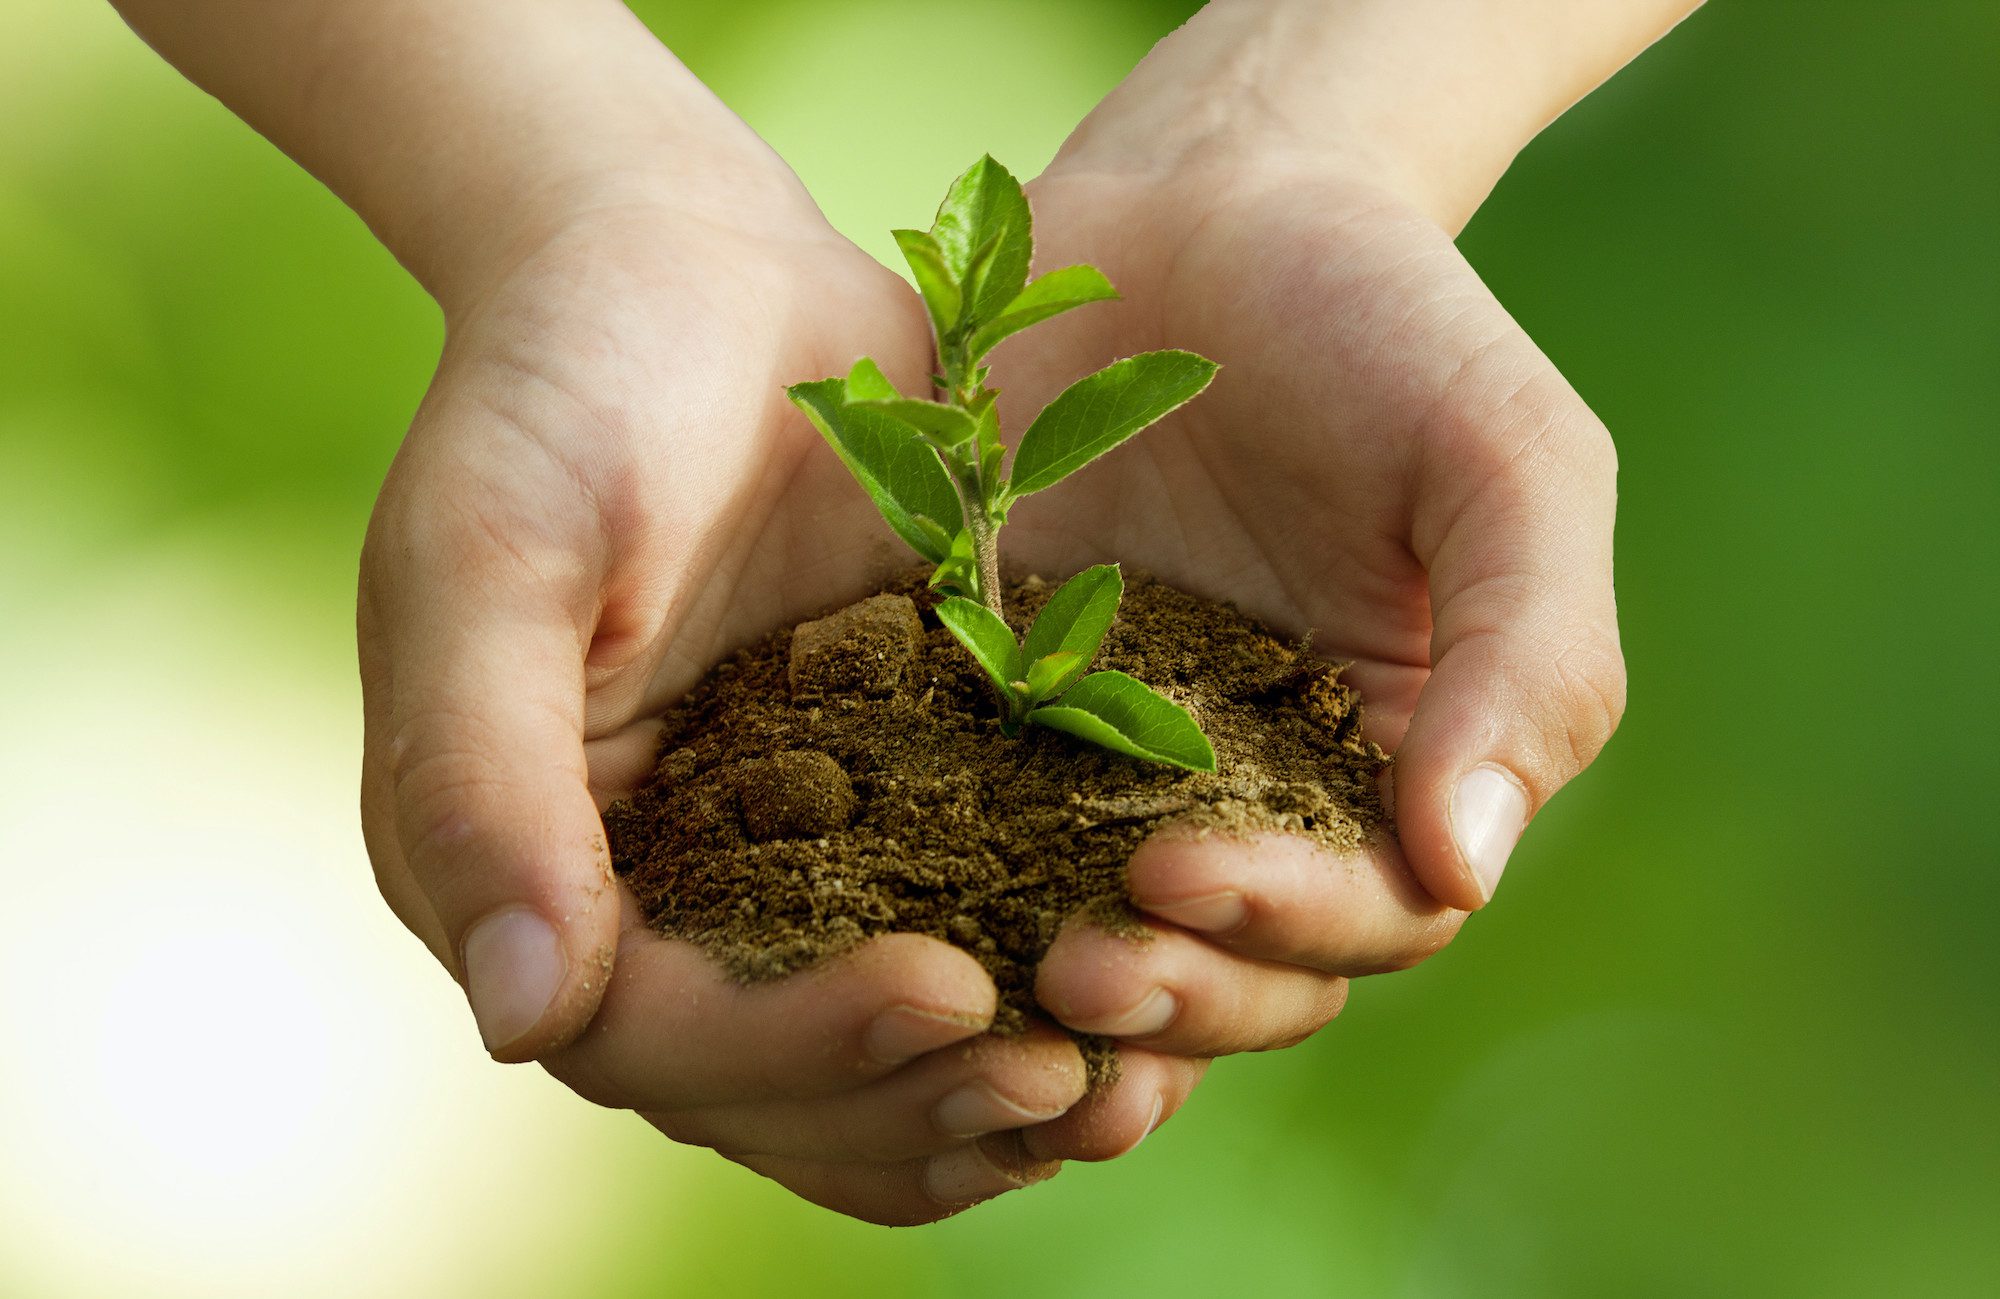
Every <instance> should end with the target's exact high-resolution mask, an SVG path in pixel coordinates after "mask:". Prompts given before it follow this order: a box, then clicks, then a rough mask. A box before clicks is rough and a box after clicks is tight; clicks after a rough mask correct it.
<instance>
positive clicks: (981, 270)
mask: <svg viewBox="0 0 2000 1299" xmlns="http://www.w3.org/2000/svg"><path fill="white" fill-rule="evenodd" d="M1006 237H1007V227H1006V225H1005V224H1004V223H1003V224H1002V225H1001V227H1000V228H999V229H998V230H995V231H994V232H993V233H992V234H991V235H989V236H987V239H986V242H985V243H983V244H981V245H980V246H979V251H978V252H976V253H974V254H973V255H972V260H971V261H970V262H967V263H966V266H965V275H964V276H963V277H962V278H961V279H960V280H959V282H958V291H959V292H960V293H961V294H963V295H964V296H965V300H966V301H967V302H970V303H974V304H975V305H976V304H977V303H978V302H979V301H980V300H981V295H982V294H984V293H985V292H986V281H987V278H988V277H989V276H990V275H992V273H993V263H994V262H995V261H996V260H998V258H999V256H1000V248H1001V244H1002V242H1003V241H1004V240H1005V239H1006Z"/></svg>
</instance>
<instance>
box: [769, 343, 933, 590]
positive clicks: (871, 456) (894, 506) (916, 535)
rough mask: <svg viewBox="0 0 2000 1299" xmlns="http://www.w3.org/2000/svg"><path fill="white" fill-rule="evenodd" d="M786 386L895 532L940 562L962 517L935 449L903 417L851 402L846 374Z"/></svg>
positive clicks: (912, 547)
mask: <svg viewBox="0 0 2000 1299" xmlns="http://www.w3.org/2000/svg"><path fill="white" fill-rule="evenodd" d="M785 391H786V393H787V394H788V395H789V396H790V397H791V399H792V401H793V402H794V403H796V404H797V406H798V408H799V409H800V410H802V411H804V412H805V413H806V417H807V418H808V419H810V420H811V421H812V422H813V427H814V428H817V429H818V430H819V431H820V436H822V437H824V438H825V439H826V440H827V444H828V445H829V446H831V447H832V448H833V449H834V453H835V454H837V455H838V456H839V457H840V459H841V463H843V464H845V465H846V466H847V469H848V472H849V473H851V474H853V475H854V478H855V481H856V482H859V483H860V484H861V487H862V490H864V491H866V492H867V493H868V496H869V499H870V500H872V501H874V502H875V508H876V509H877V510H879V511H881V513H882V517H883V518H884V519H886V520H887V521H888V523H889V526H890V527H891V528H894V529H895V530H896V535H897V536H899V537H901V538H902V539H903V540H904V541H906V542H908V543H909V545H910V548H911V549H912V550H914V551H916V552H917V553H918V554H919V555H922V556H923V557H924V558H925V559H928V560H930V561H931V562H932V563H933V564H937V563H943V562H944V560H945V559H946V558H948V557H949V555H950V554H951V539H952V537H953V535H955V534H956V533H957V532H958V531H959V529H960V528H962V527H964V526H965V519H964V511H963V509H962V508H961V507H960V505H959V501H958V490H957V489H956V488H954V487H953V486H952V484H951V475H950V473H948V472H947V471H946V470H945V467H944V462H943V461H942V460H939V459H938V453H937V450H936V449H935V448H934V447H932V446H931V444H930V443H928V442H926V441H925V440H924V439H923V437H922V435H920V434H919V433H918V432H917V431H916V430H915V429H913V428H911V427H910V426H909V425H908V424H905V423H903V422H902V421H901V420H897V419H891V418H890V417H889V416H887V415H884V414H883V413H882V412H880V411H877V410H871V409H870V408H869V407H868V406H866V405H855V404H852V403H850V402H849V401H848V400H847V381H846V380H843V379H821V380H819V381H818V382H816V383H801V384H794V385H793V386H792V387H790V388H788V389H786V390H785Z"/></svg>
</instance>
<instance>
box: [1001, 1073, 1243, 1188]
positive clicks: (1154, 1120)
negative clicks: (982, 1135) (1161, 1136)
mask: <svg viewBox="0 0 2000 1299" xmlns="http://www.w3.org/2000/svg"><path fill="white" fill-rule="evenodd" d="M1207 1072H1208V1061H1206V1060H1203V1059H1190V1058H1187V1057H1184V1056H1177V1055H1161V1054H1159V1053H1158V1052H1155V1051H1148V1050H1145V1049H1143V1048H1141V1047H1136V1046H1120V1047H1119V1048H1118V1078H1117V1080H1116V1081H1115V1082H1113V1083H1111V1084H1109V1085H1108V1086H1105V1087H1100V1088H1099V1089H1098V1090H1096V1091H1094V1092H1092V1093H1090V1094H1089V1095H1088V1096H1086V1097H1084V1098H1083V1100H1082V1101H1081V1102H1079V1103H1078V1104H1077V1105H1075V1106H1073V1107H1072V1108H1071V1109H1070V1110H1069V1111H1068V1112H1067V1113H1065V1114H1064V1115H1063V1116H1062V1117H1061V1118H1059V1119H1053V1120H1051V1121H1049V1122H1047V1123H1044V1124H1041V1125H1040V1126H1039V1127H1032V1128H1029V1129H1027V1130H1026V1131H1024V1132H1023V1133H1022V1134H1021V1139H1022V1141H1023V1142H1024V1143H1025V1144H1026V1146H1027V1149H1028V1152H1029V1153H1030V1154H1032V1155H1034V1156H1035V1157H1037V1158H1039V1159H1080V1160H1087V1161H1093V1162H1094V1161H1099V1160H1105V1159H1116V1158H1118V1157H1119V1156H1120V1155H1125V1154H1130V1153H1131V1152H1132V1150H1133V1149H1134V1148H1135V1147H1137V1146H1138V1144H1139V1143H1140V1142H1141V1141H1144V1140H1145V1139H1146V1138H1147V1137H1148V1136H1150V1135H1151V1134H1152V1133H1154V1132H1156V1131H1158V1130H1159V1127H1160V1125H1161V1124H1162V1123H1165V1122H1166V1121H1167V1120H1168V1119H1170V1118H1172V1117H1173V1116H1174V1115H1175V1114H1176V1113H1178V1112H1179V1111H1180V1108H1181V1106H1182V1105H1184V1104H1186V1102H1187V1098H1188V1096H1189V1095H1191V1094H1192V1093H1193V1091H1194V1089H1195V1085H1196V1084H1197V1083H1199V1082H1200V1081H1201V1079H1202V1075H1203V1074H1205V1073H1207Z"/></svg>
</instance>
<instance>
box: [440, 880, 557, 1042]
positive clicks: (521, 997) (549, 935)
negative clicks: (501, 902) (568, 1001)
mask: <svg viewBox="0 0 2000 1299" xmlns="http://www.w3.org/2000/svg"><path fill="white" fill-rule="evenodd" d="M568 972H569V960H568V958H567V957H565V956H564V954H563V949H562V939H561V938H560V937H559V936H558V935H557V934H556V931H555V926H553V925H551V924H550V923H549V922H548V921H546V920H544V919H542V917H541V916H540V915H539V914H538V913H536V912H535V911H534V910H533V909H532V908H529V907H508V908H507V909H505V910H504V911H496V912H494V913H493V914H492V915H490V916H487V917H486V918H485V919H483V920H481V921H480V922H479V923H478V924H476V925H474V926H473V927H472V930H471V932H470V933H468V934H466V936H465V995H466V997H467V999H468V1000H470V1001H471V1002H472V1017H473V1019H474V1020H476V1021H478V1024H479V1036H480V1039H481V1040H482V1041H484V1042H485V1043H486V1049H487V1050H488V1051H498V1050H500V1049H501V1048H503V1047H505V1046H507V1045H509V1044H510V1043H512V1042H515V1041H518V1040H519V1039H520V1038H521V1037H522V1036H524V1035H525V1034H526V1033H527V1032H528V1031H529V1030H530V1029H532V1028H534V1026H535V1025H536V1024H538V1023H540V1022H541V1018H542V1016H543V1015H544V1014H546V1013H548V1009H549V1003H550V1002H552V1001H554V1000H555V999H556V993H558V992H559V991H561V990H562V985H563V978H564V976H565V975H567V974H568Z"/></svg>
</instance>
